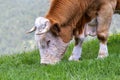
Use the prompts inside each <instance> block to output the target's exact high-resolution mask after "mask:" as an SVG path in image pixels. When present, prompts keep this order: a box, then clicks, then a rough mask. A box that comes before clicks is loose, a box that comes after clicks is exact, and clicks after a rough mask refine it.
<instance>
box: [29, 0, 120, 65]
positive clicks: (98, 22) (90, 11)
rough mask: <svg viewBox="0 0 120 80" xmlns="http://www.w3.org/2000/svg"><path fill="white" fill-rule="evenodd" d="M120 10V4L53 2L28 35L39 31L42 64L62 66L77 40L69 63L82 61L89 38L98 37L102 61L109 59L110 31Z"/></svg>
mask: <svg viewBox="0 0 120 80" xmlns="http://www.w3.org/2000/svg"><path fill="white" fill-rule="evenodd" d="M119 9H120V0H118V1H117V0H51V6H50V9H49V11H48V13H47V15H46V16H45V17H38V18H37V19H36V21H35V26H34V27H33V28H32V29H31V30H30V31H29V32H28V33H30V32H33V31H35V40H36V42H37V45H38V47H39V50H40V56H41V61H40V62H41V63H42V64H55V63H57V62H59V61H60V60H61V58H62V57H63V54H64V53H65V50H66V48H67V46H68V45H69V42H70V40H71V39H72V38H73V37H74V38H75V47H74V49H73V52H72V55H71V56H70V58H69V60H70V61H71V60H75V61H77V60H79V59H80V57H81V52H82V43H83V41H84V38H85V37H86V36H87V35H91V36H95V35H97V37H98V39H99V41H100V48H99V54H98V58H104V57H107V56H108V48H107V38H108V31H109V27H110V24H111V19H112V15H113V14H114V11H115V10H119Z"/></svg>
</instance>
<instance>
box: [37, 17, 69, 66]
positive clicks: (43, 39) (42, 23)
mask: <svg viewBox="0 0 120 80" xmlns="http://www.w3.org/2000/svg"><path fill="white" fill-rule="evenodd" d="M35 26H36V31H35V40H36V43H37V45H38V48H39V50H40V57H41V61H40V62H41V63H42V64H55V63H57V62H59V61H60V60H61V58H62V57H63V54H64V53H65V50H66V48H67V46H68V43H64V42H63V41H62V39H61V38H60V37H56V36H54V35H53V34H52V33H51V32H50V31H47V32H46V33H43V34H41V35H38V33H39V32H42V31H44V30H45V29H47V28H46V27H49V26H50V23H49V20H48V19H45V18H41V17H40V18H37V19H36V21H35Z"/></svg>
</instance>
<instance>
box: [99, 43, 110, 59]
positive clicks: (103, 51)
mask: <svg viewBox="0 0 120 80" xmlns="http://www.w3.org/2000/svg"><path fill="white" fill-rule="evenodd" d="M107 56H108V48H107V44H103V43H100V48H99V55H98V58H104V57H107Z"/></svg>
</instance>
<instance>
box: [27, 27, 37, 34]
mask: <svg viewBox="0 0 120 80" xmlns="http://www.w3.org/2000/svg"><path fill="white" fill-rule="evenodd" d="M35 30H36V27H35V26H33V27H32V28H31V29H30V31H28V32H26V33H27V34H28V33H32V32H33V31H35Z"/></svg>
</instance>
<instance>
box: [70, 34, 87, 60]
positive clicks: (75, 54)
mask: <svg viewBox="0 0 120 80" xmlns="http://www.w3.org/2000/svg"><path fill="white" fill-rule="evenodd" d="M84 38H85V35H84V32H83V34H81V35H80V36H79V40H80V41H79V43H78V45H76V46H75V47H74V48H73V52H72V55H71V56H70V58H69V61H72V60H74V61H78V60H79V59H80V57H81V53H82V43H83V41H84Z"/></svg>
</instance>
